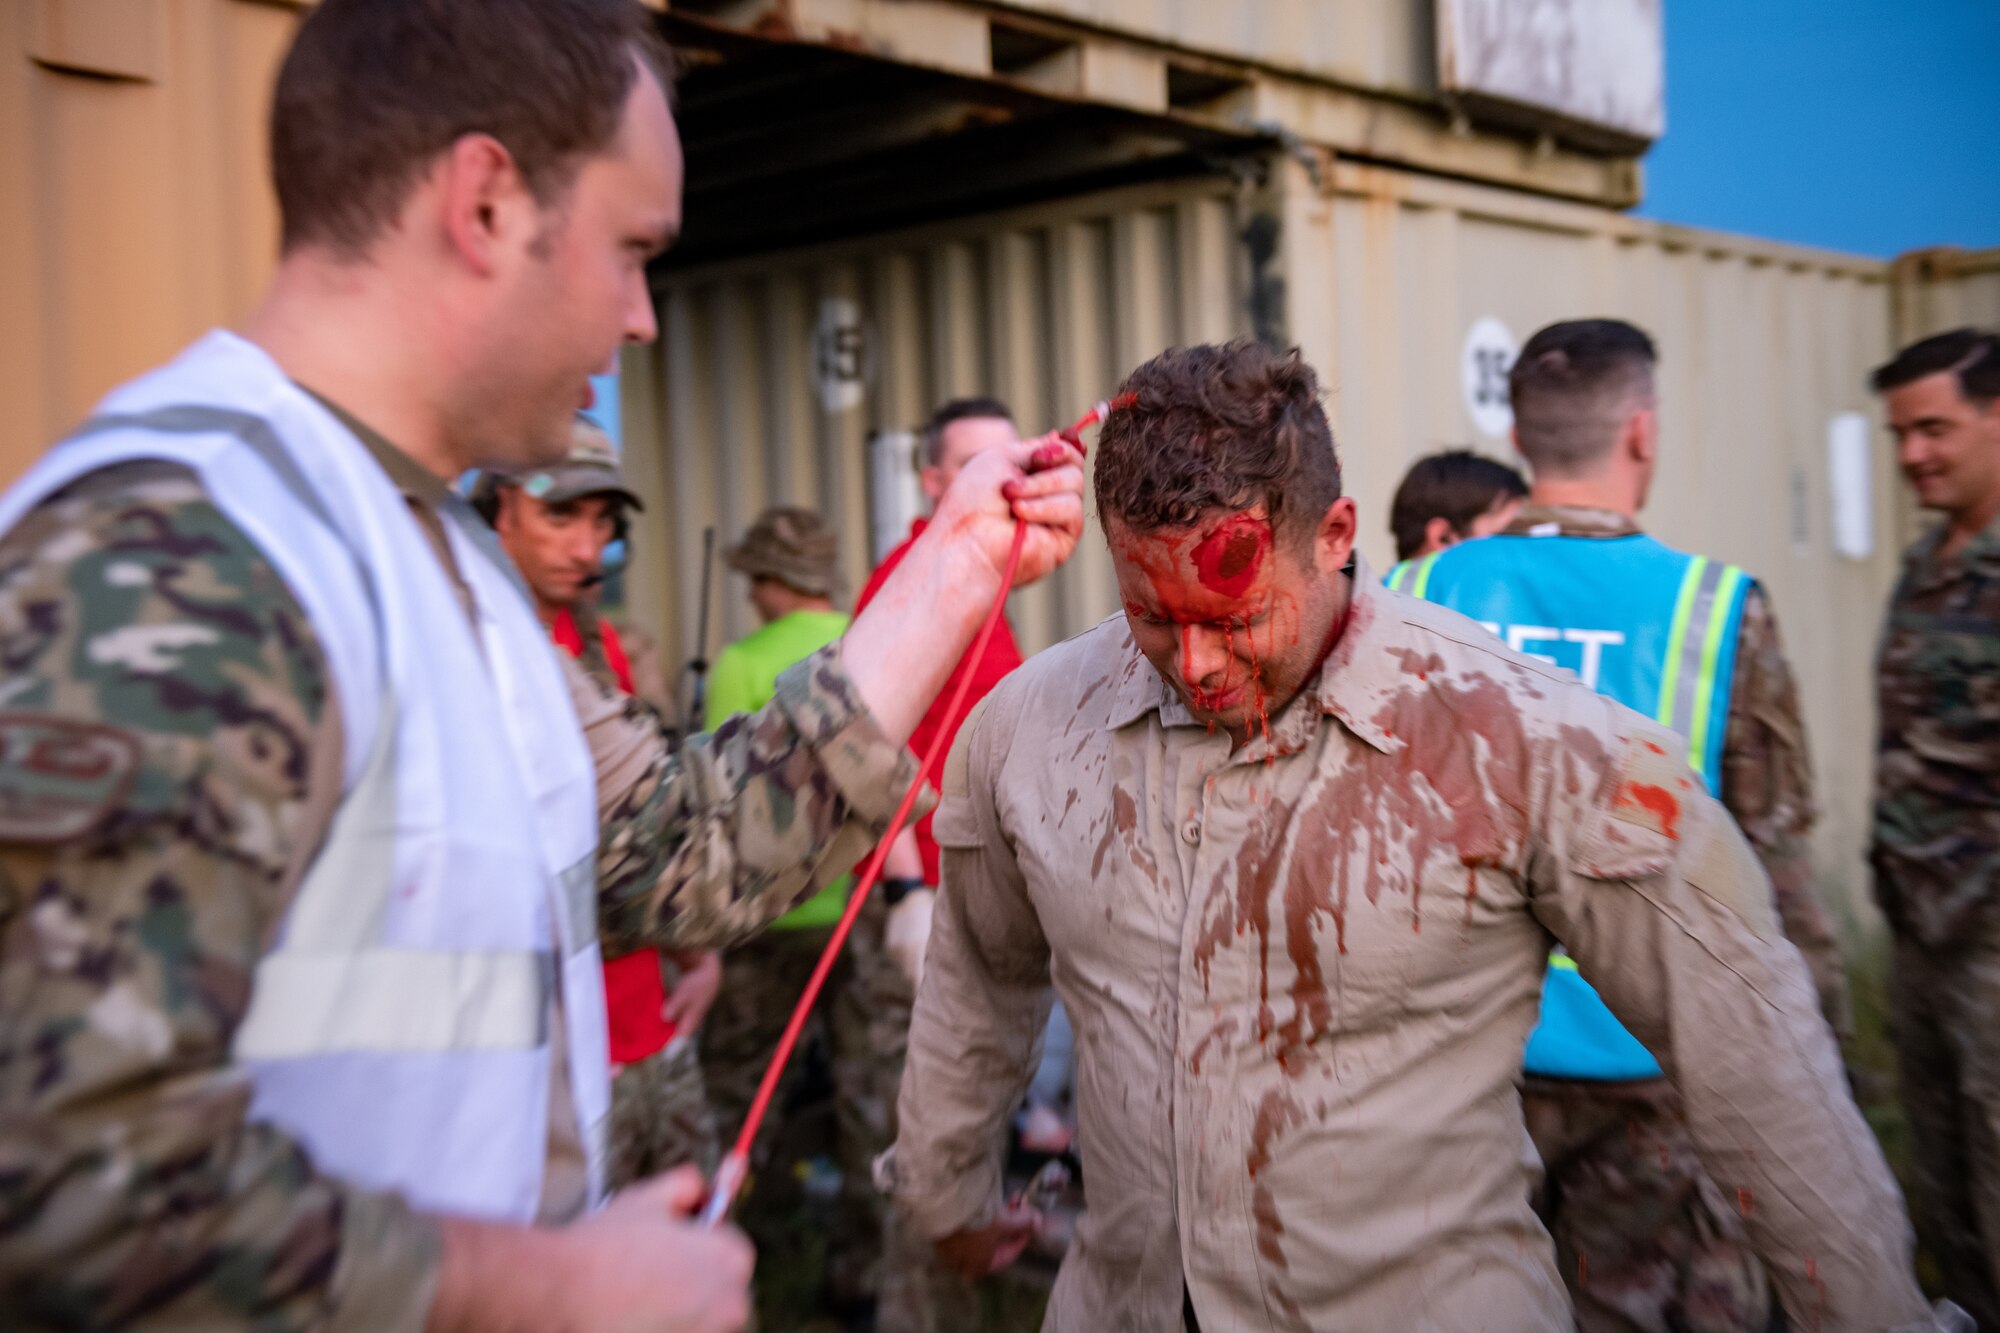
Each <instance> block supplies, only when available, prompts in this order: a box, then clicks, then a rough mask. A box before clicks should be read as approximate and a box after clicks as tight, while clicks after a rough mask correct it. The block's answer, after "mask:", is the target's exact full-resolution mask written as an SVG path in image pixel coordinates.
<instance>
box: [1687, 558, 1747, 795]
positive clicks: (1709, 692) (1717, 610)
mask: <svg viewBox="0 0 2000 1333" xmlns="http://www.w3.org/2000/svg"><path fill="white" fill-rule="evenodd" d="M1742 581H1743V571H1742V570H1741V569H1738V568H1737V567H1736V566H1735V565H1730V566H1728V567H1726V568H1725V569H1724V570H1723V571H1722V579H1721V581H1720V582H1719V583H1717V584H1716V586H1715V600H1714V603H1713V604H1712V605H1711V606H1710V607H1709V610H1708V628H1707V630H1706V631H1705V632H1704V634H1703V637H1702V641H1701V679H1700V680H1699V681H1697V682H1696V683H1695V692H1694V715H1693V717H1692V719H1691V720H1690V721H1689V724H1688V762H1689V764H1690V765H1691V766H1692V767H1693V768H1694V771H1695V774H1696V776H1698V777H1702V778H1706V777H1707V776H1708V775H1707V773H1705V772H1704V771H1703V769H1704V767H1705V766H1706V764H1707V760H1708V712H1709V705H1710V704H1711V703H1712V702H1713V701H1714V699H1715V686H1716V680H1715V659H1716V658H1717V657H1719V656H1721V654H1722V634H1723V631H1724V629H1726V628H1727V627H1728V624H1729V607H1730V604H1731V603H1732V602H1734V601H1735V599H1736V585H1737V584H1739V583H1741V582H1742Z"/></svg>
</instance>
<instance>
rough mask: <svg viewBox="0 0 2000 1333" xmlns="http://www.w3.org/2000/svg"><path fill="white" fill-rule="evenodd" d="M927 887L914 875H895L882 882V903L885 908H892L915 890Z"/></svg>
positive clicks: (927, 886)
mask: <svg viewBox="0 0 2000 1333" xmlns="http://www.w3.org/2000/svg"><path fill="white" fill-rule="evenodd" d="M929 887H930V885H928V884H926V883H924V882H923V881H922V880H921V879H918V878H917V877H916V876H915V875H896V876H893V877H891V878H888V879H885V880H883V881H882V902H883V903H884V905H886V906H889V907H894V906H895V905H896V904H897V903H899V902H901V901H903V899H905V898H907V897H909V896H910V895H911V894H913V893H915V892H916V891H917V890H919V889H928V888H929Z"/></svg>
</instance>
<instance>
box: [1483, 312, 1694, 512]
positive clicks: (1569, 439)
mask: <svg viewBox="0 0 2000 1333" xmlns="http://www.w3.org/2000/svg"><path fill="white" fill-rule="evenodd" d="M1658 360H1659V353H1658V352H1656V351H1655V350H1654V348H1653V340H1652V339H1651V338H1648V337H1647V336H1646V335H1645V333H1644V332H1643V331H1642V330H1640V329H1639V328H1637V327H1635V326H1634V325H1631V324H1627V323H1626V322H1625V321H1624V320H1622V319H1570V320H1564V321H1563V322H1561V323H1559V324H1551V325H1549V326H1548V327H1547V328H1545V329H1542V330H1540V331H1539V332H1537V333H1536V334H1535V336H1534V337H1532V338H1530V339H1528V343H1527V346H1525V347H1523V348H1522V349H1521V354H1520V356H1518V357H1516V358H1515V359H1514V368H1513V369H1512V370H1511V371H1509V372H1508V374H1507V392H1508V397H1509V398H1510V399H1511V400H1512V401H1513V405H1514V441H1515V444H1516V446H1517V447H1518V448H1519V449H1520V451H1521V456H1522V457H1523V458H1525V459H1527V460H1528V463H1529V464H1530V466H1532V467H1533V468H1534V469H1535V472H1536V473H1537V474H1538V475H1539V474H1541V473H1544V472H1547V473H1549V474H1551V475H1554V476H1564V475H1574V474H1576V473H1577V472H1579V471H1588V470H1589V469H1590V467H1591V465H1592V464H1594V463H1596V462H1597V461H1598V460H1599V459H1600V458H1602V457H1603V456H1604V455H1605V454H1606V453H1607V452H1608V451H1609V450H1610V448H1611V446H1612V445H1613V444H1614V443H1616V441H1617V439H1618V431H1619V428H1620V427H1621V426H1623V425H1624V424H1625V422H1626V420H1627V418H1628V417H1629V416H1630V414H1631V412H1632V409H1633V407H1634V406H1635V405H1637V404H1638V403H1639V402H1640V401H1641V400H1643V401H1644V402H1645V403H1648V404H1650V402H1651V401H1652V397H1653V365H1654V363H1655V362H1656V361H1658Z"/></svg>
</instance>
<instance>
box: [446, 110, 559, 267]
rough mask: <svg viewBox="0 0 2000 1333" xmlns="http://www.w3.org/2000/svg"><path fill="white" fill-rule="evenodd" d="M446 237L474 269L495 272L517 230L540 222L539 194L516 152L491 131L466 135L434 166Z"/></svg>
mask: <svg viewBox="0 0 2000 1333" xmlns="http://www.w3.org/2000/svg"><path fill="white" fill-rule="evenodd" d="M432 172H433V175H434V177H435V179H436V189H437V192H438V197H439V202H440V207H441V208H442V210H443V214H444V217H443V223H444V233H445V239H446V242H447V244H448V246H449V248H450V250H451V252H452V253H453V254H454V255H456V256H457V257H458V258H459V259H460V260H461V261H462V262H463V263H464V264H465V265H466V266H467V267H468V268H470V269H471V270H472V271H473V272H474V273H475V274H477V275H478V276H480V277H482V278H484V277H490V276H492V274H493V272H494V270H495V268H496V267H497V266H498V264H499V260H500V255H501V253H502V250H503V248H504V247H505V246H506V245H507V244H508V243H509V242H510V241H512V240H513V239H514V233H515V232H516V231H517V230H520V229H522V228H524V227H525V228H528V229H530V231H529V234H530V235H532V234H533V231H532V228H534V226H535V225H536V218H535V214H536V212H537V211H538V209H537V206H536V204H535V197H534V194H533V192H532V191H530V190H529V189H528V187H527V182H526V181H524V180H523V179H522V178H521V173H520V170H519V168H517V167H516V166H515V165H514V155H513V154H512V153H510V152H508V151H507V147H506V145H505V144H503V143H501V142H500V141H499V140H498V139H496V138H494V137H493V136H492V135H490V134H462V135H460V136H459V137H458V138H457V139H456V140H455V141H454V142H453V143H452V145H451V147H450V148H448V149H446V150H445V154H444V156H443V158H442V159H441V160H440V161H439V163H438V165H437V166H435V167H433V168H432Z"/></svg>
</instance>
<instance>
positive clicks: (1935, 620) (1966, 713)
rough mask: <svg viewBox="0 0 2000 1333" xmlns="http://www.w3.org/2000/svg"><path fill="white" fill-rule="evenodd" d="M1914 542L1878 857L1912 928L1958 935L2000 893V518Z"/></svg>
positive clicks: (1891, 911)
mask: <svg viewBox="0 0 2000 1333" xmlns="http://www.w3.org/2000/svg"><path fill="white" fill-rule="evenodd" d="M1942 539H1943V529H1942V528H1940V529H1938V530H1937V531H1934V532H1932V533H1930V534H1929V535H1928V536H1926V537H1924V538H1922V539H1921V540H1919V541H1918V542H1917V543H1916V544H1915V545H1914V546H1912V547H1911V548H1910V551H1909V553H1908V554H1907V555H1906V556H1905V558H1904V566H1903V574H1902V578H1901V580H1900V581H1899V582H1898V583H1897V584H1896V590H1895V592H1894V594H1893V595H1892V596H1891V597H1890V599H1889V614H1888V622H1887V624H1886V626H1885V627H1884V630H1883V635H1882V647H1881V653H1880V655H1879V658H1878V660H1877V663H1876V668H1877V673H1878V691H1879V702H1880V708H1881V732H1880V736H1879V740H1878V744H1877V754H1876V767H1875V827H1874V839H1873V847H1872V858H1873V860H1874V863H1875V891H1876V896H1877V898H1878V899H1879V900H1880V902H1881V904H1882V910H1883V912H1884V913H1885V914H1887V916H1888V917H1889V920H1890V922H1891V924H1893V925H1894V926H1895V927H1896V929H1897V931H1898V932H1899V933H1900V934H1904V935H1908V936H1910V937H1912V938H1914V939H1916V940H1918V941H1920V942H1922V943H1924V944H1928V945H1932V946H1942V945H1946V944H1949V943H1950V942H1951V941H1952V940H1953V939H1955V938H1956V937H1958V936H1959V935H1960V934H1961V933H1962V931H1963V930H1964V929H1965V928H1966V927H1967V926H1968V925H1970V924H1971V922H1972V920H1973V918H1974V917H1975V916H1978V915H1979V914H1981V913H1982V912H1983V911H1984V909H1985V908H1986V907H1987V906H1988V904H1989V903H1990V902H1991V901H1992V900H1993V899H1994V897H1995V896H1996V894H2000V520H1996V521H1995V522H1994V523H1993V524H1991V525H1989V526H1988V527H1987V529H1986V531H1985V532H1983V533H1981V534H1980V535H1979V536H1977V537H1975V538H1974V539H1973V540H1972V541H1971V542H1969V543H1967V545H1966V546H1965V548H1964V549H1963V550H1962V551H1960V552H1959V553H1958V554H1957V555H1956V556H1955V557H1953V558H1951V559H1942V558H1940V557H1939V556H1938V547H1939V545H1940V543H1941V541H1942Z"/></svg>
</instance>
